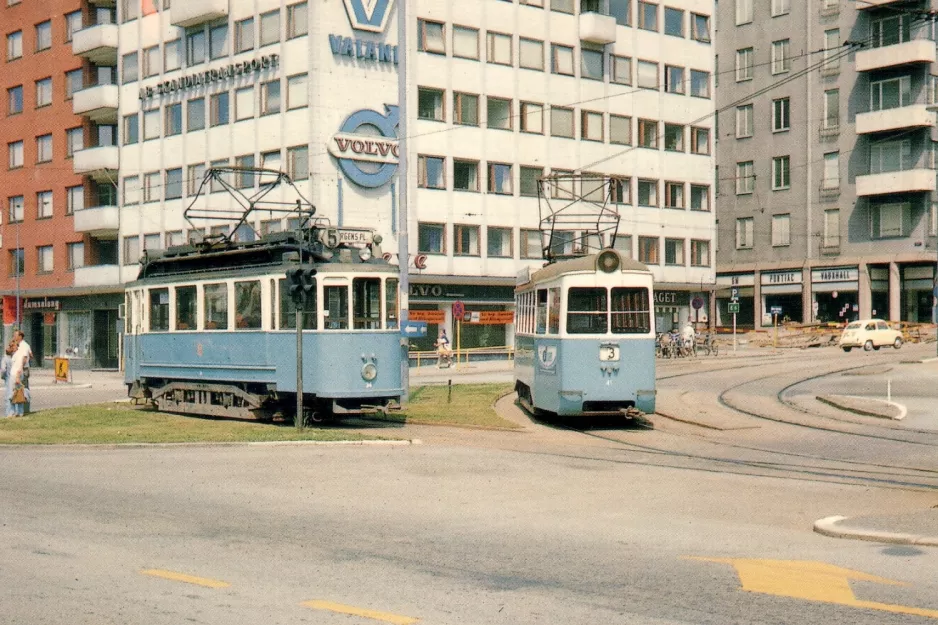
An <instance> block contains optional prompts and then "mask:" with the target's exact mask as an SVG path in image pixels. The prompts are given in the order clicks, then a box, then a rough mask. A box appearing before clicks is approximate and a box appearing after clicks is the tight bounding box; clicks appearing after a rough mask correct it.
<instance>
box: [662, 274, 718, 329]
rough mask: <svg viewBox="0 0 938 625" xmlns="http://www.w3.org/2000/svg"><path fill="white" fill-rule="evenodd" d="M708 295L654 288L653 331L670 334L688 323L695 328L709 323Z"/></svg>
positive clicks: (697, 292)
mask: <svg viewBox="0 0 938 625" xmlns="http://www.w3.org/2000/svg"><path fill="white" fill-rule="evenodd" d="M710 295H711V294H710V293H704V292H700V291H693V290H679V289H677V288H669V285H664V286H656V287H655V331H656V332H659V333H660V332H670V331H671V330H676V329H678V328H681V327H682V326H684V324H686V323H687V322H688V321H690V322H691V323H693V324H694V325H695V326H696V327H697V328H702V327H705V326H706V325H707V324H708V323H709V322H710V316H709V313H708V311H709V310H710V301H709V300H710Z"/></svg>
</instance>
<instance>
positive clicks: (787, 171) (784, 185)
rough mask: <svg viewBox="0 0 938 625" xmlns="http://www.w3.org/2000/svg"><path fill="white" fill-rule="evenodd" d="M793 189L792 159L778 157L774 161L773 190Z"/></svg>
mask: <svg viewBox="0 0 938 625" xmlns="http://www.w3.org/2000/svg"><path fill="white" fill-rule="evenodd" d="M790 187H791V157H789V156H776V157H775V158H773V159H772V190H773V191H779V190H781V189H788V188H790Z"/></svg>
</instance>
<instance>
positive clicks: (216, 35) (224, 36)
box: [208, 24, 228, 59]
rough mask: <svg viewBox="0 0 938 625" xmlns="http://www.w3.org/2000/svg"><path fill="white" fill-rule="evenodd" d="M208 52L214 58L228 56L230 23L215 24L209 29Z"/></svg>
mask: <svg viewBox="0 0 938 625" xmlns="http://www.w3.org/2000/svg"><path fill="white" fill-rule="evenodd" d="M208 54H209V57H210V58H212V59H220V58H222V57H226V56H228V24H219V25H218V26H213V27H212V28H211V29H210V30H209V31H208Z"/></svg>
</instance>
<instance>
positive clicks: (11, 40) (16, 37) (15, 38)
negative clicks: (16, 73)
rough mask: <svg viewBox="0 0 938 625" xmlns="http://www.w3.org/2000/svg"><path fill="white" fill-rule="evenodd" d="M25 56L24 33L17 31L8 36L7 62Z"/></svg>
mask: <svg viewBox="0 0 938 625" xmlns="http://www.w3.org/2000/svg"><path fill="white" fill-rule="evenodd" d="M21 56H23V33H22V31H19V30H18V31H16V32H15V33H10V34H8V35H7V61H12V60H14V59H18V58H20V57H21Z"/></svg>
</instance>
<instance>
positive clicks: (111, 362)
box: [94, 310, 118, 369]
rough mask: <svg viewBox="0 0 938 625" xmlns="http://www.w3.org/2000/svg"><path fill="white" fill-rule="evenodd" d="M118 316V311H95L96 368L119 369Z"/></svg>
mask: <svg viewBox="0 0 938 625" xmlns="http://www.w3.org/2000/svg"><path fill="white" fill-rule="evenodd" d="M117 324H118V315H117V311H116V310H96V311H94V366H95V367H100V368H102V369H117V364H118V362H117V352H118V336H117Z"/></svg>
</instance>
